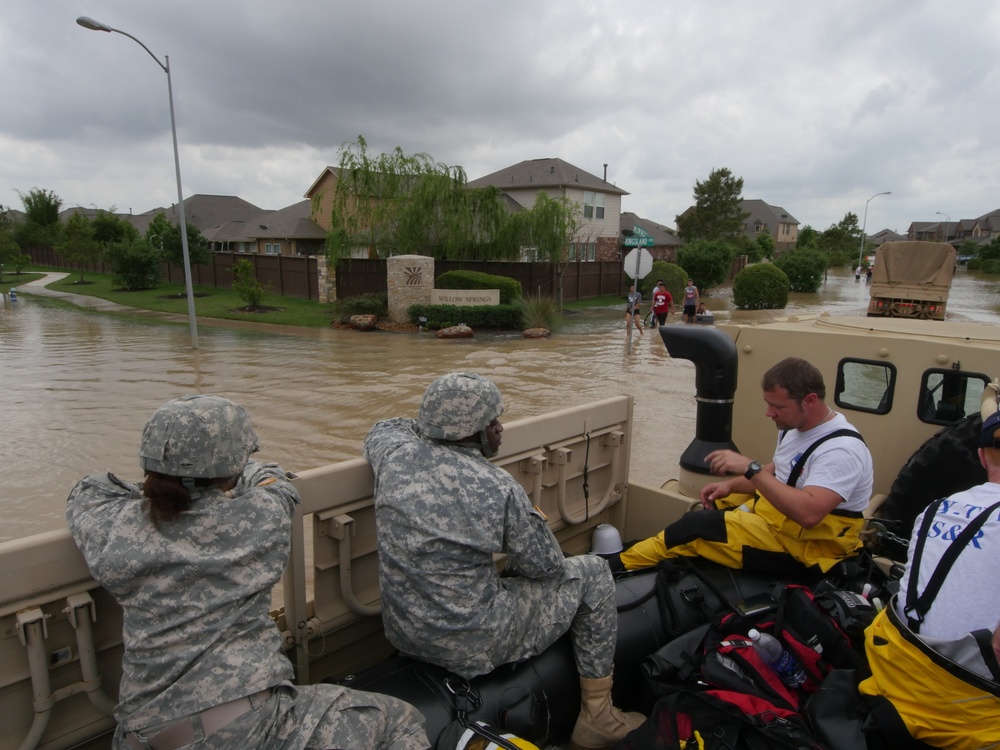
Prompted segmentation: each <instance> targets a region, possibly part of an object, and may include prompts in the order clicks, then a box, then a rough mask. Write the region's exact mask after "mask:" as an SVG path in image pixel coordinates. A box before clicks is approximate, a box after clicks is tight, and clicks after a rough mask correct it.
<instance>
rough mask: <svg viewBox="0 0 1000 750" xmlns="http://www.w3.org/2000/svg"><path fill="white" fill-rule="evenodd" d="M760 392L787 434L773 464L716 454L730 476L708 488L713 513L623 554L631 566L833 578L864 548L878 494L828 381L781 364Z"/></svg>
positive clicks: (685, 520) (705, 499) (803, 366)
mask: <svg viewBox="0 0 1000 750" xmlns="http://www.w3.org/2000/svg"><path fill="white" fill-rule="evenodd" d="M761 387H762V388H763V391H764V402H765V403H766V404H767V410H766V412H765V413H766V414H767V416H768V417H769V418H770V419H771V420H772V421H773V422H774V423H775V425H776V426H777V427H778V429H779V430H780V431H781V432H780V433H779V436H778V446H777V448H776V449H775V452H774V458H773V460H772V461H771V462H770V463H768V464H765V465H762V464H760V463H758V462H757V461H755V460H754V459H752V458H750V457H748V456H745V455H742V454H741V453H738V452H737V451H733V450H717V451H712V452H711V453H710V454H708V456H706V461H707V462H708V464H709V468H710V470H711V472H712V473H713V474H716V475H720V476H727V475H728V478H727V479H723V480H721V481H718V482H712V483H710V484H707V485H706V486H705V487H704V488H703V489H702V491H701V502H702V505H703V506H704V507H705V511H703V512H698V513H686V514H685V515H684V516H683V517H681V519H679V520H678V521H675V522H674V523H672V524H670V525H669V526H667V528H666V529H664V530H663V531H662V532H660V533H659V534H657V535H656V536H653V537H650V538H649V539H646V540H644V541H642V542H639V543H638V544H635V545H633V546H632V547H630V548H629V549H627V550H625V551H624V552H622V553H621V563H622V566H623V567H624V568H626V569H628V570H633V569H637V568H643V567H647V566H650V565H655V564H656V562H657V561H658V560H662V559H664V558H669V557H695V556H700V557H705V558H707V559H710V560H714V561H715V562H718V563H721V564H722V565H726V566H728V567H731V568H744V569H747V570H763V571H776V572H779V573H782V574H788V573H790V572H792V571H794V570H796V569H798V570H799V571H801V572H805V573H814V572H822V573H825V572H827V571H828V570H829V569H830V568H832V567H833V566H834V565H836V564H837V563H838V562H840V561H841V560H843V559H845V558H848V557H851V556H853V555H855V554H856V553H857V551H858V550H859V549H860V548H861V542H860V540H859V538H858V532H859V531H860V530H861V528H862V526H863V524H864V518H863V515H862V512H863V511H864V509H865V508H866V507H867V505H868V502H869V500H870V498H871V492H872V476H873V475H872V457H871V453H870V452H869V451H868V446H866V445H865V443H864V440H862V439H861V435H860V434H859V433H858V432H857V430H855V429H854V428H853V427H852V426H851V425H850V424H848V422H847V420H846V419H845V418H844V416H843V415H842V414H839V413H837V412H835V411H833V410H832V409H830V408H829V407H828V406H827V405H826V402H825V400H824V399H825V398H826V386H825V385H824V383H823V376H822V374H821V373H820V372H819V370H817V369H816V368H815V367H814V366H813V365H811V364H810V363H808V362H806V361H805V360H803V359H797V358H794V357H789V358H788V359H784V360H782V361H781V362H779V363H778V364H776V365H775V366H774V367H772V368H771V369H770V370H768V371H767V372H766V373H765V374H764V378H763V381H762V383H761Z"/></svg>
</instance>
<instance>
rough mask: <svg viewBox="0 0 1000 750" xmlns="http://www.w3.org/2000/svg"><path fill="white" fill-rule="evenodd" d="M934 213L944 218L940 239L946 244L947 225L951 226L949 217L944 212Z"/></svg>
mask: <svg viewBox="0 0 1000 750" xmlns="http://www.w3.org/2000/svg"><path fill="white" fill-rule="evenodd" d="M934 213H936V214H938V215H939V216H943V217H944V236H943V237H942V239H943V240H944V241H945V242H947V241H948V225H949V224H951V217H950V216H949V215H948V214H946V213H945V212H944V211H935V212H934Z"/></svg>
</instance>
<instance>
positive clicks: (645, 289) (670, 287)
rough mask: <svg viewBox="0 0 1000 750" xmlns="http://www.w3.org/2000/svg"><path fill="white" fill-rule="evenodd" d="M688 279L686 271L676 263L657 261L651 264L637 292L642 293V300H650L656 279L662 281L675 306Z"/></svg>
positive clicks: (682, 293)
mask: <svg viewBox="0 0 1000 750" xmlns="http://www.w3.org/2000/svg"><path fill="white" fill-rule="evenodd" d="M689 278H690V276H688V274H687V271H685V270H684V269H683V268H681V267H680V266H679V265H677V264H676V263H668V262H667V261H665V260H657V261H654V262H653V270H652V271H651V272H650V273H649V275H648V276H646V278H644V279H643V280H642V283H641V284H640V285H639V291H640V292H642V298H643V300H649V299H652V296H653V285H654V284H655V283H656V281H657V280H658V279H663V284H664V285H665V286H666V287H667V291H668V292H670V296H671V297H673V298H674V304H675V305H676V304H677V303H678V300H680V299H681V297H682V296H683V295H684V287H686V286H687V280H688V279H689ZM629 283H631V281H630V282H629Z"/></svg>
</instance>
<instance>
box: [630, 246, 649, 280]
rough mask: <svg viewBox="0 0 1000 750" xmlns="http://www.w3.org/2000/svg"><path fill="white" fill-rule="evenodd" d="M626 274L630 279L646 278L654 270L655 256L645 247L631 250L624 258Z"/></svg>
mask: <svg viewBox="0 0 1000 750" xmlns="http://www.w3.org/2000/svg"><path fill="white" fill-rule="evenodd" d="M624 264H625V267H624V270H625V274H626V275H627V276H628V277H629V278H630V279H644V278H646V275H647V274H649V272H650V271H652V270H653V256H652V255H650V253H649V250H647V249H646V248H644V247H637V248H635V249H634V250H631V251H629V254H628V255H626V256H625V260H624Z"/></svg>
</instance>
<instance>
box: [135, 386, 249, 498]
mask: <svg viewBox="0 0 1000 750" xmlns="http://www.w3.org/2000/svg"><path fill="white" fill-rule="evenodd" d="M259 447H260V446H259V445H258V442H257V433H255V432H254V430H253V426H252V425H251V424H250V415H249V414H247V411H246V409H244V408H243V407H242V406H240V405H239V404H235V403H233V402H232V401H229V400H228V399H225V398H220V397H219V396H182V397H181V398H175V399H174V400H172V401H168V402H167V403H165V404H164V405H163V406H161V407H160V408H159V409H157V410H156V411H155V412H154V413H153V416H152V417H150V419H149V421H148V422H147V423H146V427H145V428H144V429H143V431H142V443H141V444H140V446H139V463H140V465H141V466H142V468H143V469H144V470H145V471H155V472H157V473H159V474H165V475H167V476H172V477H190V478H193V479H221V478H223V477H232V476H235V475H237V474H239V473H240V472H241V471H243V467H244V466H246V462H247V459H248V458H249V457H250V454H251V453H255V452H256V451H257V450H259Z"/></svg>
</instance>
